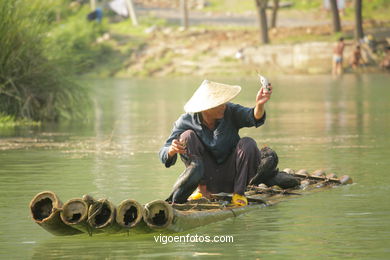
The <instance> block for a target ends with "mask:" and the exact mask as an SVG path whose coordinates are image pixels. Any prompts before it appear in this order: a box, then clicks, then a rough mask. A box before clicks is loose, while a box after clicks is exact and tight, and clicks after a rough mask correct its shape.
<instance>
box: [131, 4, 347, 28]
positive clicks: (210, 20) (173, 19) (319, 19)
mask: <svg viewBox="0 0 390 260" xmlns="http://www.w3.org/2000/svg"><path fill="white" fill-rule="evenodd" d="M137 13H138V15H141V16H147V15H152V16H155V17H157V18H163V19H166V20H167V21H168V22H169V23H172V24H180V19H181V14H180V11H179V10H178V9H177V8H157V7H141V6H137ZM189 23H190V25H208V26H238V27H240V26H242V27H256V26H258V22H257V17H256V12H255V11H250V12H246V13H244V14H235V13H211V12H202V11H197V10H190V12H189ZM342 23H343V24H344V25H347V24H351V22H349V21H342ZM330 24H331V18H330V16H329V15H328V14H327V13H325V12H323V11H318V12H304V11H297V10H289V9H280V11H279V13H278V20H277V26H279V27H312V26H323V25H330Z"/></svg>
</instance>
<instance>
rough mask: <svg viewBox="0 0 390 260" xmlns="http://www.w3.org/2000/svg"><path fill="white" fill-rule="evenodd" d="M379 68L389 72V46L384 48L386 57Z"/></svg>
mask: <svg viewBox="0 0 390 260" xmlns="http://www.w3.org/2000/svg"><path fill="white" fill-rule="evenodd" d="M379 66H380V67H381V68H382V69H384V70H388V71H390V46H387V47H386V55H385V57H384V58H383V60H382V61H381V63H380V64H379Z"/></svg>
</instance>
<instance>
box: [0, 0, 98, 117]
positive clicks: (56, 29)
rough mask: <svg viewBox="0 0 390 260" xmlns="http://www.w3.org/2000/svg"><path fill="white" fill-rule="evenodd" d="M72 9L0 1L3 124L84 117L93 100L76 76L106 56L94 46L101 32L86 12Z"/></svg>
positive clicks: (23, 0)
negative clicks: (101, 56)
mask: <svg viewBox="0 0 390 260" xmlns="http://www.w3.org/2000/svg"><path fill="white" fill-rule="evenodd" d="M67 6H68V1H54V0H51V1H38V0H29V1H27V0H18V1H1V2H0V37H1V40H0V48H1V52H0V117H2V118H3V121H4V122H11V121H15V120H16V121H17V120H21V121H23V122H29V121H30V120H32V121H45V120H48V121H58V120H59V119H61V118H67V119H71V118H81V117H82V116H83V114H84V113H83V111H84V110H85V106H86V105H87V104H88V98H87V96H88V95H87V93H86V89H85V88H84V87H83V86H81V85H80V84H78V83H77V81H76V80H75V75H76V74H78V73H80V72H81V71H85V70H86V69H87V68H88V67H90V66H91V64H92V62H91V60H95V59H96V56H97V53H100V52H101V50H100V49H99V50H95V49H94V48H93V47H92V45H91V42H93V41H94V40H95V37H96V35H98V34H100V33H101V32H100V31H99V30H100V29H99V28H94V26H95V27H96V25H94V24H91V23H89V24H88V23H87V22H86V21H85V16H84V15H85V14H84V13H83V11H82V10H79V9H76V10H75V9H72V8H64V7H67ZM73 19H74V20H73ZM65 21H66V24H65ZM99 48H100V47H99Z"/></svg>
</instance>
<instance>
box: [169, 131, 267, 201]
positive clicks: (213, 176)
mask: <svg viewBox="0 0 390 260" xmlns="http://www.w3.org/2000/svg"><path fill="white" fill-rule="evenodd" d="M180 139H181V140H182V141H184V142H185V144H186V147H187V154H185V155H183V156H181V159H182V161H183V162H184V164H185V165H186V167H187V169H190V170H187V171H185V172H183V174H182V175H180V177H179V179H178V181H177V184H179V183H183V181H184V180H185V179H189V176H188V175H190V174H197V175H198V178H192V179H193V180H199V181H198V183H196V185H191V189H192V188H193V187H195V188H196V186H197V185H198V184H205V185H206V187H207V190H208V191H209V192H211V193H219V192H228V193H238V194H240V195H243V194H244V192H245V189H246V186H247V185H248V183H249V181H250V180H251V179H252V178H253V177H254V176H255V174H256V170H257V167H258V165H259V162H260V151H259V149H258V148H257V144H256V142H255V141H254V140H253V139H252V138H249V137H244V138H241V139H240V141H239V142H238V144H237V146H236V148H235V149H234V151H233V152H232V153H231V155H230V156H229V157H228V158H227V159H226V160H225V161H224V162H223V163H222V164H217V163H216V162H215V159H214V158H213V157H212V155H211V153H210V152H209V151H207V150H206V148H205V146H204V145H203V143H202V142H201V141H200V139H199V137H198V136H197V135H196V134H195V132H194V131H192V130H187V131H185V132H184V133H182V134H181V136H180ZM193 162H200V163H195V164H194V163H193ZM197 164H199V166H197ZM177 186H178V185H175V187H177ZM174 189H175V188H174ZM194 190H195V189H194ZM194 190H192V191H189V194H191V193H192V192H193V191H194ZM174 192H175V191H174Z"/></svg>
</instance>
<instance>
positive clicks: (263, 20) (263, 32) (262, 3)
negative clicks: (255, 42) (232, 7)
mask: <svg viewBox="0 0 390 260" xmlns="http://www.w3.org/2000/svg"><path fill="white" fill-rule="evenodd" d="M255 1H256V9H257V17H258V21H259V27H260V41H261V42H262V43H263V44H268V43H269V37H268V25H267V12H266V9H267V5H268V0H255Z"/></svg>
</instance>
